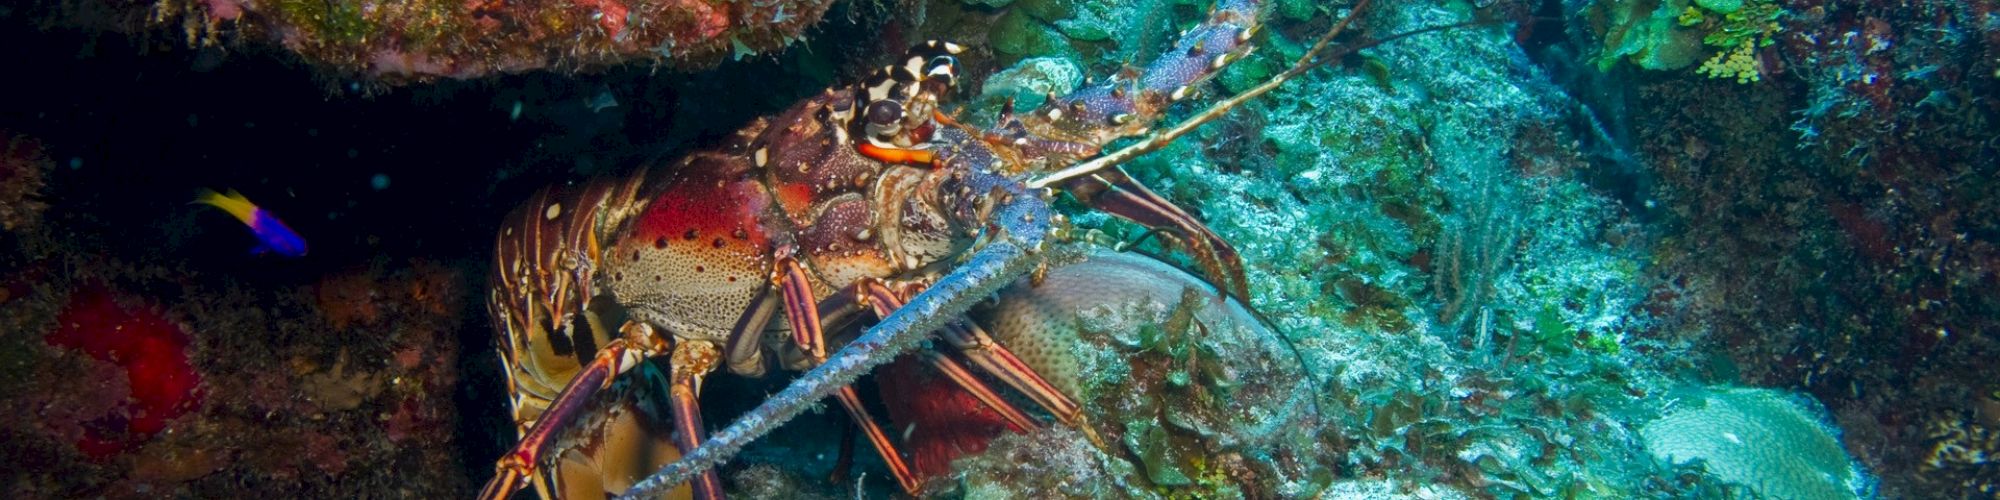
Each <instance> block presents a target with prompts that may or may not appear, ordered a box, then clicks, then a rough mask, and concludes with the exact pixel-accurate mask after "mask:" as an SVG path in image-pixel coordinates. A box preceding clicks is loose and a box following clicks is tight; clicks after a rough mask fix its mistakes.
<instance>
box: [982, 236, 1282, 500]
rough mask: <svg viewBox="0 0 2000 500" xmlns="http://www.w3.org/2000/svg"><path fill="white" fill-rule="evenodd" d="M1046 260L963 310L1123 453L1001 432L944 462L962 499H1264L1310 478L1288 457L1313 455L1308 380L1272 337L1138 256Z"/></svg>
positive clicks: (1242, 312)
mask: <svg viewBox="0 0 2000 500" xmlns="http://www.w3.org/2000/svg"><path fill="white" fill-rule="evenodd" d="M1076 259H1081V260H1076ZM1057 261H1058V262H1060V263H1061V264H1059V265H1055V266H1052V267H1051V268H1050V269H1049V272H1048V273H1047V275H1046V276H1045V277H1044V278H1043V279H1042V280H1040V282H1039V283H1038V284H1030V283H1028V282H1025V281H1024V282H1022V283H1018V284H1015V285H1012V286H1010V287H1009V288H1007V289H1005V290H1003V291H1001V292H1000V293H999V297H1000V298H999V300H998V301H997V302H996V303H994V304H992V305H990V306H984V307H981V308H979V309H977V310H975V312H974V313H972V315H971V316H972V317H973V318H974V320H975V321H977V322H979V323H980V324H982V325H986V326H987V328H988V329H989V331H990V332H991V333H992V334H993V336H994V338H995V340H997V341H999V342H1001V343H1003V344H1005V345H1007V346H1009V348H1010V349H1011V350H1013V351H1014V352H1015V353H1016V354H1017V355H1019V356H1020V358H1021V360H1022V361H1023V362H1025V363H1027V364H1028V365H1030V366H1032V367H1034V368H1035V370H1036V371H1037V372H1038V373H1040V374H1042V375H1043V377H1044V378H1046V379H1048V380H1049V382H1050V383H1052V384H1054V385H1055V386H1057V387H1058V388H1061V389H1063V390H1064V391H1065V392H1067V393H1069V394H1071V395H1072V396H1073V397H1075V398H1076V399H1077V401H1078V402H1079V404H1081V405H1082V406H1083V409H1084V413H1085V414H1086V415H1087V416H1088V417H1089V418H1090V425H1091V426H1092V427H1093V428H1094V429H1096V430H1097V431H1098V432H1100V433H1102V434H1103V436H1104V439H1105V441H1107V442H1108V443H1111V444H1112V445H1113V446H1114V447H1119V446H1122V447H1123V448H1124V449H1112V450H1100V449H1097V448H1095V447H1093V446H1092V445H1091V444H1090V442H1089V441H1088V440H1086V439H1084V436H1083V435H1082V434H1081V433H1078V432H1076V431H1074V430H1071V429H1050V430H1044V431H1041V432H1036V433H1031V434H1028V435H1013V434H1010V435H1009V436H1008V437H1004V438H1001V440H999V441H995V442H994V443H993V444H992V447H991V448H989V449H987V450H986V451H985V452H984V453H977V454H972V455H971V456H970V457H969V458H965V459H962V460H961V461H959V462H957V464H956V468H957V472H958V477H960V478H962V485H961V486H962V487H963V488H964V489H965V491H966V492H967V494H971V495H977V494H979V492H982V491H985V492H992V491H1007V492H1011V493H1013V494H1017V495H1027V496H1040V495H1056V496H1085V497H1100V498H1102V497H1121V496H1129V495H1135V494H1143V492H1146V491H1149V490H1153V489H1154V488H1167V489H1166V490H1160V491H1174V492H1177V493H1176V494H1188V495H1195V496H1212V495H1232V496H1239V495H1240V496H1249V497H1266V496H1271V495H1273V494H1275V493H1274V492H1277V491H1286V490H1287V489H1288V488H1291V487H1292V486H1290V485H1289V484H1288V483H1293V482H1298V481H1303V480H1304V479H1305V476H1307V475H1309V474H1310V473H1311V471H1310V470H1309V469H1311V468H1312V467H1311V466H1308V465H1305V464H1303V463H1301V462H1299V461H1296V460H1298V459H1296V457H1300V456H1305V455H1311V454H1314V453H1315V452H1314V451H1313V444H1312V435H1311V433H1310V431H1309V429H1310V427H1311V426H1308V425H1301V423H1302V422H1305V421H1310V420H1312V419H1314V418H1315V417H1314V416H1313V413H1314V411H1313V409H1312V399H1311V397H1310V396H1309V394H1311V392H1312V386H1313V385H1314V384H1313V383H1312V382H1311V381H1310V379H1309V378H1307V376H1306V374H1305V373H1303V372H1302V371H1301V367H1300V365H1299V360H1298V358H1296V357H1295V355H1294V353H1293V351H1292V350H1291V348H1290V347H1289V346H1287V345H1286V343H1285V340H1284V339H1282V338H1280V337H1278V336H1277V335H1276V334H1275V333H1274V332H1273V331H1271V330H1270V329H1268V328H1267V327H1265V326H1264V325H1263V324H1262V323H1261V322H1260V321H1259V320H1258V319H1257V318H1256V317H1254V316H1253V315H1252V314H1251V313H1250V312H1249V311H1248V310H1246V309H1244V308H1243V307H1242V305H1241V304H1240V303H1238V302H1235V301H1233V300H1227V299H1223V298H1221V297H1219V296H1218V295H1217V294H1216V291H1215V289H1214V288H1212V287H1210V286H1209V285H1208V284H1207V283H1204V282H1202V281H1201V280H1200V279H1197V278H1195V277H1193V276H1191V275H1189V274H1187V273H1185V272H1182V271H1180V270H1178V269H1175V268H1173V267H1172V266H1168V265H1166V264H1163V263H1160V262H1159V261H1157V260H1154V259H1152V258H1149V257H1145V256H1142V255H1137V254H1131V253H1119V252H1113V251H1109V250H1102V249H1091V250H1084V251H1083V253H1082V254H1081V255H1075V256H1071V257H1067V258H1058V260H1057ZM1284 457H1294V458H1284ZM1133 459H1136V460H1137V461H1136V462H1130V461H1129V460H1133ZM1305 462H1310V460H1306V461H1305ZM1044 468H1045V470H1042V469H1044ZM1037 470H1041V472H1037ZM1058 471H1060V472H1058Z"/></svg>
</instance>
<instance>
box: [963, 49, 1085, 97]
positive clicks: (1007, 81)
mask: <svg viewBox="0 0 2000 500" xmlns="http://www.w3.org/2000/svg"><path fill="white" fill-rule="evenodd" d="M1082 83H1083V71H1082V70H1081V69H1078V68H1077V66H1076V63H1075V62H1072V61H1070V60H1069V59H1065V58H1061V57H1031V58H1027V59H1022V60H1021V62H1018V63H1015V64H1014V66H1013V67H1009V68H1007V69H1004V70H1001V71H1000V72H999V73H994V74H993V76H991V77H988V78H987V79H986V85H985V87H984V88H982V89H980V91H979V99H980V100H982V101H989V100H990V101H999V102H1005V101H1006V100H1008V99H1013V100H1014V109H1022V110H1026V109H1035V108H1038V107H1040V106H1041V105H1042V100H1043V99H1046V98H1047V96H1050V95H1064V94H1068V93H1069V92H1070V91H1071V90H1076V86H1077V85H1079V84H1082Z"/></svg>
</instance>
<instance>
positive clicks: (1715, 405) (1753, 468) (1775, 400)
mask: <svg viewBox="0 0 2000 500" xmlns="http://www.w3.org/2000/svg"><path fill="white" fill-rule="evenodd" d="M1672 402H1673V403H1672V404H1673V405H1674V407H1673V408H1670V409H1668V410H1667V411H1666V414H1665V415H1662V416H1661V417H1660V418H1659V420H1654V421H1653V422H1652V423H1648V424H1646V426H1645V427H1644V428H1641V429H1639V435H1640V437H1641V439H1643V440H1645V442H1646V451H1648V452H1651V453H1652V454H1653V456H1654V457H1658V458H1659V459H1661V460H1666V461H1669V462H1674V463H1686V462H1694V461H1699V462H1700V463H1701V464H1702V466H1703V467H1706V468H1707V470H1708V471H1710V472H1711V473H1713V474H1715V475H1716V476H1717V477H1720V478H1722V479H1723V480H1726V481H1729V482H1731V483H1736V484H1742V485H1747V486H1749V487H1750V488H1751V490H1752V491H1754V492H1755V493H1756V494H1757V495H1758V496H1760V497H1763V498H1827V499H1831V498H1862V497H1864V496H1866V493H1868V491H1869V486H1868V477H1867V475H1865V474H1862V473H1861V472H1859V471H1858V470H1856V469H1857V468H1856V466H1855V464H1854V459H1853V458H1850V457H1848V456H1847V451H1846V450H1843V449H1841V447H1840V440H1839V438H1838V436H1837V433H1835V432H1833V430H1832V429H1830V428H1829V427H1828V426H1827V424H1826V423H1824V422H1825V417H1824V416H1823V415H1822V413H1823V412H1820V411H1818V410H1809V409H1806V408H1801V407H1800V406H1799V404H1798V403H1796V402H1794V401H1792V400H1791V399H1790V398H1789V397H1788V396H1787V395H1786V394H1784V393H1781V392H1777V391H1771V390H1768V389H1743V388H1729V387H1723V388H1704V389H1701V390H1698V391H1696V392H1694V393H1692V394H1689V395H1688V397H1685V398H1678V399H1674V400H1672Z"/></svg>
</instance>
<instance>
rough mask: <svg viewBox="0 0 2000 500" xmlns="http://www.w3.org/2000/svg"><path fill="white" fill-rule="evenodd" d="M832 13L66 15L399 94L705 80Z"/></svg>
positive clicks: (288, 3) (281, 3)
mask: <svg viewBox="0 0 2000 500" xmlns="http://www.w3.org/2000/svg"><path fill="white" fill-rule="evenodd" d="M831 3H832V2H830V1H827V0H779V1H748V0H745V1H723V2H712V1H705V0H585V1H576V2H503V1H446V0H391V1H381V2H325V1H317V0H155V1H153V2H150V3H148V2H138V3H133V4H130V5H124V4H120V5H118V6H116V7H109V8H108V9H109V10H110V11H111V12H100V11H98V10H82V11H74V12H65V13H63V14H64V15H66V16H90V15H97V16H107V15H108V16H118V15H119V14H118V12H120V11H121V10H129V9H144V10H145V12H146V15H147V16H148V19H149V20H150V23H152V24H154V25H162V26H168V27H177V28H179V29H178V30H176V31H178V32H180V33H183V35H182V36H184V37H185V38H186V39H187V40H188V41H189V42H190V43H193V44H196V45H210V46H212V45H218V44H222V43H237V42H239V41H241V42H247V43H253V44H269V45H273V46H281V47H283V48H284V49H286V50H289V51H291V52H294V53H296V54H298V56H299V57H300V58H302V59H304V60H305V61H307V62H309V63H312V64H314V65H316V66H319V67H321V68H323V69H324V70H325V71H327V72H328V73H331V74H333V75H336V76H339V77H342V78H362V79H367V80H369V81H372V82H378V83H387V84H397V83H404V82H411V81H426V80H433V79H437V78H479V77H484V76H490V75H494V74H500V73H512V72H520V71H528V70H537V69H545V68H548V69H564V70H576V69H589V68H603V67H607V66H612V65H619V64H626V63H632V62H656V63H663V64H667V65H671V66H673V67H676V68H680V69H700V68H705V67H708V66H710V65H713V64H714V63H716V62H717V61H720V60H723V59H725V58H729V57H735V58H743V57H746V56H752V55H757V54H763V53H768V52H774V51H776V50H778V49H781V48H784V47H786V46H788V45H790V44H792V43H793V42H796V41H798V40H800V39H801V38H803V37H804V36H805V32H806V30H807V29H808V28H809V27H811V26H813V25H814V24H815V23H817V22H818V21H819V20H820V16H822V15H824V14H825V13H826V9H827V6H828V5H830V4H831ZM62 22H64V23H68V24H78V23H85V22H90V21H88V20H64V21H62Z"/></svg>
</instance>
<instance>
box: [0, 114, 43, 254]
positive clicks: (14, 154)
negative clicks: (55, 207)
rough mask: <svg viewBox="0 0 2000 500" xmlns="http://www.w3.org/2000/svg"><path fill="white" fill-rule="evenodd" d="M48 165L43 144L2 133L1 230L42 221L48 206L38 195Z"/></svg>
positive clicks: (0, 173) (9, 229)
mask: <svg viewBox="0 0 2000 500" xmlns="http://www.w3.org/2000/svg"><path fill="white" fill-rule="evenodd" d="M49 166H50V165H49V159H48V158H47V157H46V156H44V154H43V153H42V145H41V141H37V140H35V139H34V138H32V137H26V136H22V135H19V134H15V133H12V132H8V131H5V130H0V230H5V231H14V230H16V229H20V228H25V227H28V226H31V225H34V224H35V223H36V222H37V221H40V220H41V214H42V210H45V209H47V208H48V205H47V204H44V203H43V202H42V200H40V199H39V196H40V191H41V189H42V177H43V176H44V175H46V173H45V172H47V171H48V169H49Z"/></svg>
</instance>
